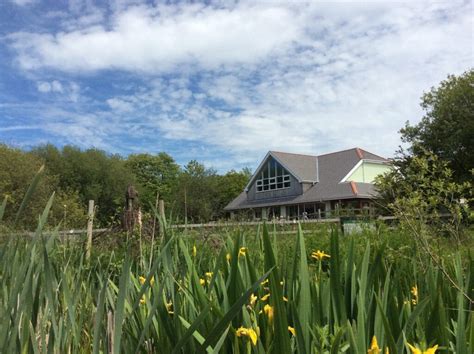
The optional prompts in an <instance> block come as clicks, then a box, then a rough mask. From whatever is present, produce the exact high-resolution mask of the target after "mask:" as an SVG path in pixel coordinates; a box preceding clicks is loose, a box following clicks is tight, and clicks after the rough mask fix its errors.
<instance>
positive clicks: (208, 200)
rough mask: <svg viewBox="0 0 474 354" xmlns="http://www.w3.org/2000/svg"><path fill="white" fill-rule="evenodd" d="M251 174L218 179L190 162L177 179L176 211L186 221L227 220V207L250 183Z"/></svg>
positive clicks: (228, 175)
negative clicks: (225, 214) (223, 218)
mask: <svg viewBox="0 0 474 354" xmlns="http://www.w3.org/2000/svg"><path fill="white" fill-rule="evenodd" d="M250 175H251V173H250V170H249V169H243V170H242V171H241V172H236V171H234V170H231V171H229V172H227V173H226V174H225V175H218V174H217V172H216V171H215V170H213V169H209V168H206V167H205V166H204V165H203V164H201V163H199V162H197V161H195V160H193V161H190V162H189V163H188V164H187V165H186V166H185V167H184V170H183V172H182V173H181V174H179V176H178V178H177V182H176V184H175V188H174V191H173V201H174V204H173V211H174V212H175V214H176V215H177V216H178V217H180V219H181V220H183V221H184V218H185V216H186V217H187V220H188V221H190V222H206V221H209V220H217V219H219V218H222V217H223V216H224V210H223V209H224V207H225V206H226V205H227V203H229V202H230V201H231V200H232V199H234V198H235V197H237V196H238V195H239V194H240V193H241V192H242V191H243V189H244V187H245V185H246V184H247V182H248V181H249V179H250Z"/></svg>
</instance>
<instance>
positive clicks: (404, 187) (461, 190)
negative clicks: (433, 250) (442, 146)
mask: <svg viewBox="0 0 474 354" xmlns="http://www.w3.org/2000/svg"><path fill="white" fill-rule="evenodd" d="M375 186H376V188H377V190H378V192H379V201H380V204H381V205H384V206H385V207H386V208H387V209H388V210H389V211H390V213H391V214H392V215H394V216H396V217H397V218H398V219H399V220H400V221H401V223H402V225H404V226H408V227H409V228H410V229H411V231H413V232H414V233H415V234H416V235H418V236H419V237H420V239H422V240H426V238H427V237H428V236H430V235H438V234H439V233H440V232H445V233H446V234H448V235H451V236H453V237H454V238H456V239H459V236H460V234H461V226H462V222H463V220H464V219H465V218H466V216H467V215H468V210H469V202H470V201H471V200H472V197H473V194H472V193H473V187H474V186H473V184H472V182H471V181H470V180H468V181H464V182H456V181H455V180H454V179H453V171H452V170H451V169H450V168H449V166H448V162H447V161H445V160H443V159H441V158H439V157H438V156H437V155H435V154H434V153H432V152H430V151H427V150H423V149H420V150H419V151H418V155H415V156H411V155H406V154H405V155H401V156H398V157H397V158H396V159H394V160H393V169H392V170H391V171H390V172H389V173H386V174H384V175H382V176H379V177H377V178H376V181H375Z"/></svg>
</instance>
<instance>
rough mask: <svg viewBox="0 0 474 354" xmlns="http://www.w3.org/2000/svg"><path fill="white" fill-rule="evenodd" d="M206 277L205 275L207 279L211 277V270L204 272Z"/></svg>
mask: <svg viewBox="0 0 474 354" xmlns="http://www.w3.org/2000/svg"><path fill="white" fill-rule="evenodd" d="M206 277H207V279H208V280H209V281H210V280H211V278H212V272H207V273H206Z"/></svg>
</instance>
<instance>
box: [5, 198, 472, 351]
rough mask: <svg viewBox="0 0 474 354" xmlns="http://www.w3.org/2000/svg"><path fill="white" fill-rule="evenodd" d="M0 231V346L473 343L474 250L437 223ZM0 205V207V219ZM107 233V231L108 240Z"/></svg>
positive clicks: (408, 346) (385, 347)
mask: <svg viewBox="0 0 474 354" xmlns="http://www.w3.org/2000/svg"><path fill="white" fill-rule="evenodd" d="M51 203H52V199H51V200H50V202H49V204H48V206H47V207H46V209H45V211H44V212H43V215H42V216H41V218H40V219H39V221H38V227H37V229H36V232H35V236H34V237H32V238H24V237H13V236H11V235H8V233H7V234H4V235H3V236H2V239H1V244H0V285H1V290H0V291H1V296H0V352H2V353H20V352H21V353H199V352H206V353H292V352H297V353H434V352H437V353H472V352H474V315H473V312H472V310H473V308H472V305H473V304H472V301H471V300H470V299H472V297H473V288H474V277H473V274H474V262H473V259H472V254H471V251H470V247H469V246H470V245H472V237H467V240H466V241H465V242H467V244H464V245H461V246H460V247H453V244H452V243H451V242H450V240H447V239H443V238H441V237H439V238H438V239H437V240H436V242H435V243H437V250H438V251H437V252H438V254H439V255H440V258H434V259H432V258H431V257H430V256H429V254H427V253H426V252H424V251H423V249H422V248H420V247H418V246H419V243H417V241H416V240H414V239H413V236H412V235H410V233H409V232H406V231H403V230H401V229H399V228H388V227H386V226H383V225H379V227H377V228H376V229H367V230H365V231H363V232H361V233H359V234H354V235H342V234H341V233H340V231H339V229H338V228H336V227H331V226H321V227H319V228H316V229H311V230H307V231H303V230H302V228H301V225H298V230H297V232H296V233H295V234H284V235H281V234H278V232H277V229H276V228H277V226H274V225H265V224H261V225H259V226H257V227H256V228H252V229H239V228H233V229H228V230H221V231H219V233H218V234H209V235H206V237H203V235H202V234H200V232H187V231H178V230H175V229H172V228H169V227H168V226H167V224H166V220H164V219H161V220H160V221H161V227H162V230H163V232H162V235H161V237H160V238H157V239H156V240H155V242H154V245H153V247H151V244H150V242H149V240H145V239H142V238H141V236H140V235H139V234H138V233H136V234H118V235H110V236H108V238H109V241H104V240H94V245H93V252H92V256H91V258H90V259H87V258H86V252H85V242H83V241H82V240H75V241H74V240H72V241H71V240H69V241H64V240H62V239H61V237H60V236H59V233H58V231H57V229H56V231H54V230H53V232H52V233H48V234H46V233H44V232H43V228H44V226H45V224H46V220H47V217H48V212H49V209H50V207H51ZM2 212H3V210H0V219H1V214H2ZM110 238H112V239H113V240H114V241H113V242H111V241H110Z"/></svg>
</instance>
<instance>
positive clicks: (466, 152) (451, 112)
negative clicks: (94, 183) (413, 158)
mask: <svg viewBox="0 0 474 354" xmlns="http://www.w3.org/2000/svg"><path fill="white" fill-rule="evenodd" d="M421 106H422V107H423V109H424V110H425V112H426V113H425V115H424V116H423V118H422V119H421V121H420V122H419V123H418V124H415V125H410V123H409V122H407V123H406V125H405V127H404V128H403V129H401V131H400V133H401V135H402V141H404V142H406V143H409V144H410V151H411V152H412V153H413V154H414V155H422V154H423V150H428V151H432V152H433V153H434V154H436V155H437V156H439V157H440V158H442V159H444V160H446V161H447V162H448V164H449V167H450V168H451V169H452V170H453V173H454V175H453V177H454V178H455V180H457V181H465V180H468V179H472V173H471V172H470V170H471V169H472V168H474V153H473V152H474V69H470V70H468V71H466V72H465V73H464V74H462V75H459V76H455V75H449V76H448V78H447V79H446V80H444V81H442V82H441V83H440V84H439V86H438V87H433V88H431V90H430V91H429V92H426V93H425V94H424V95H423V96H422V98H421Z"/></svg>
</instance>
